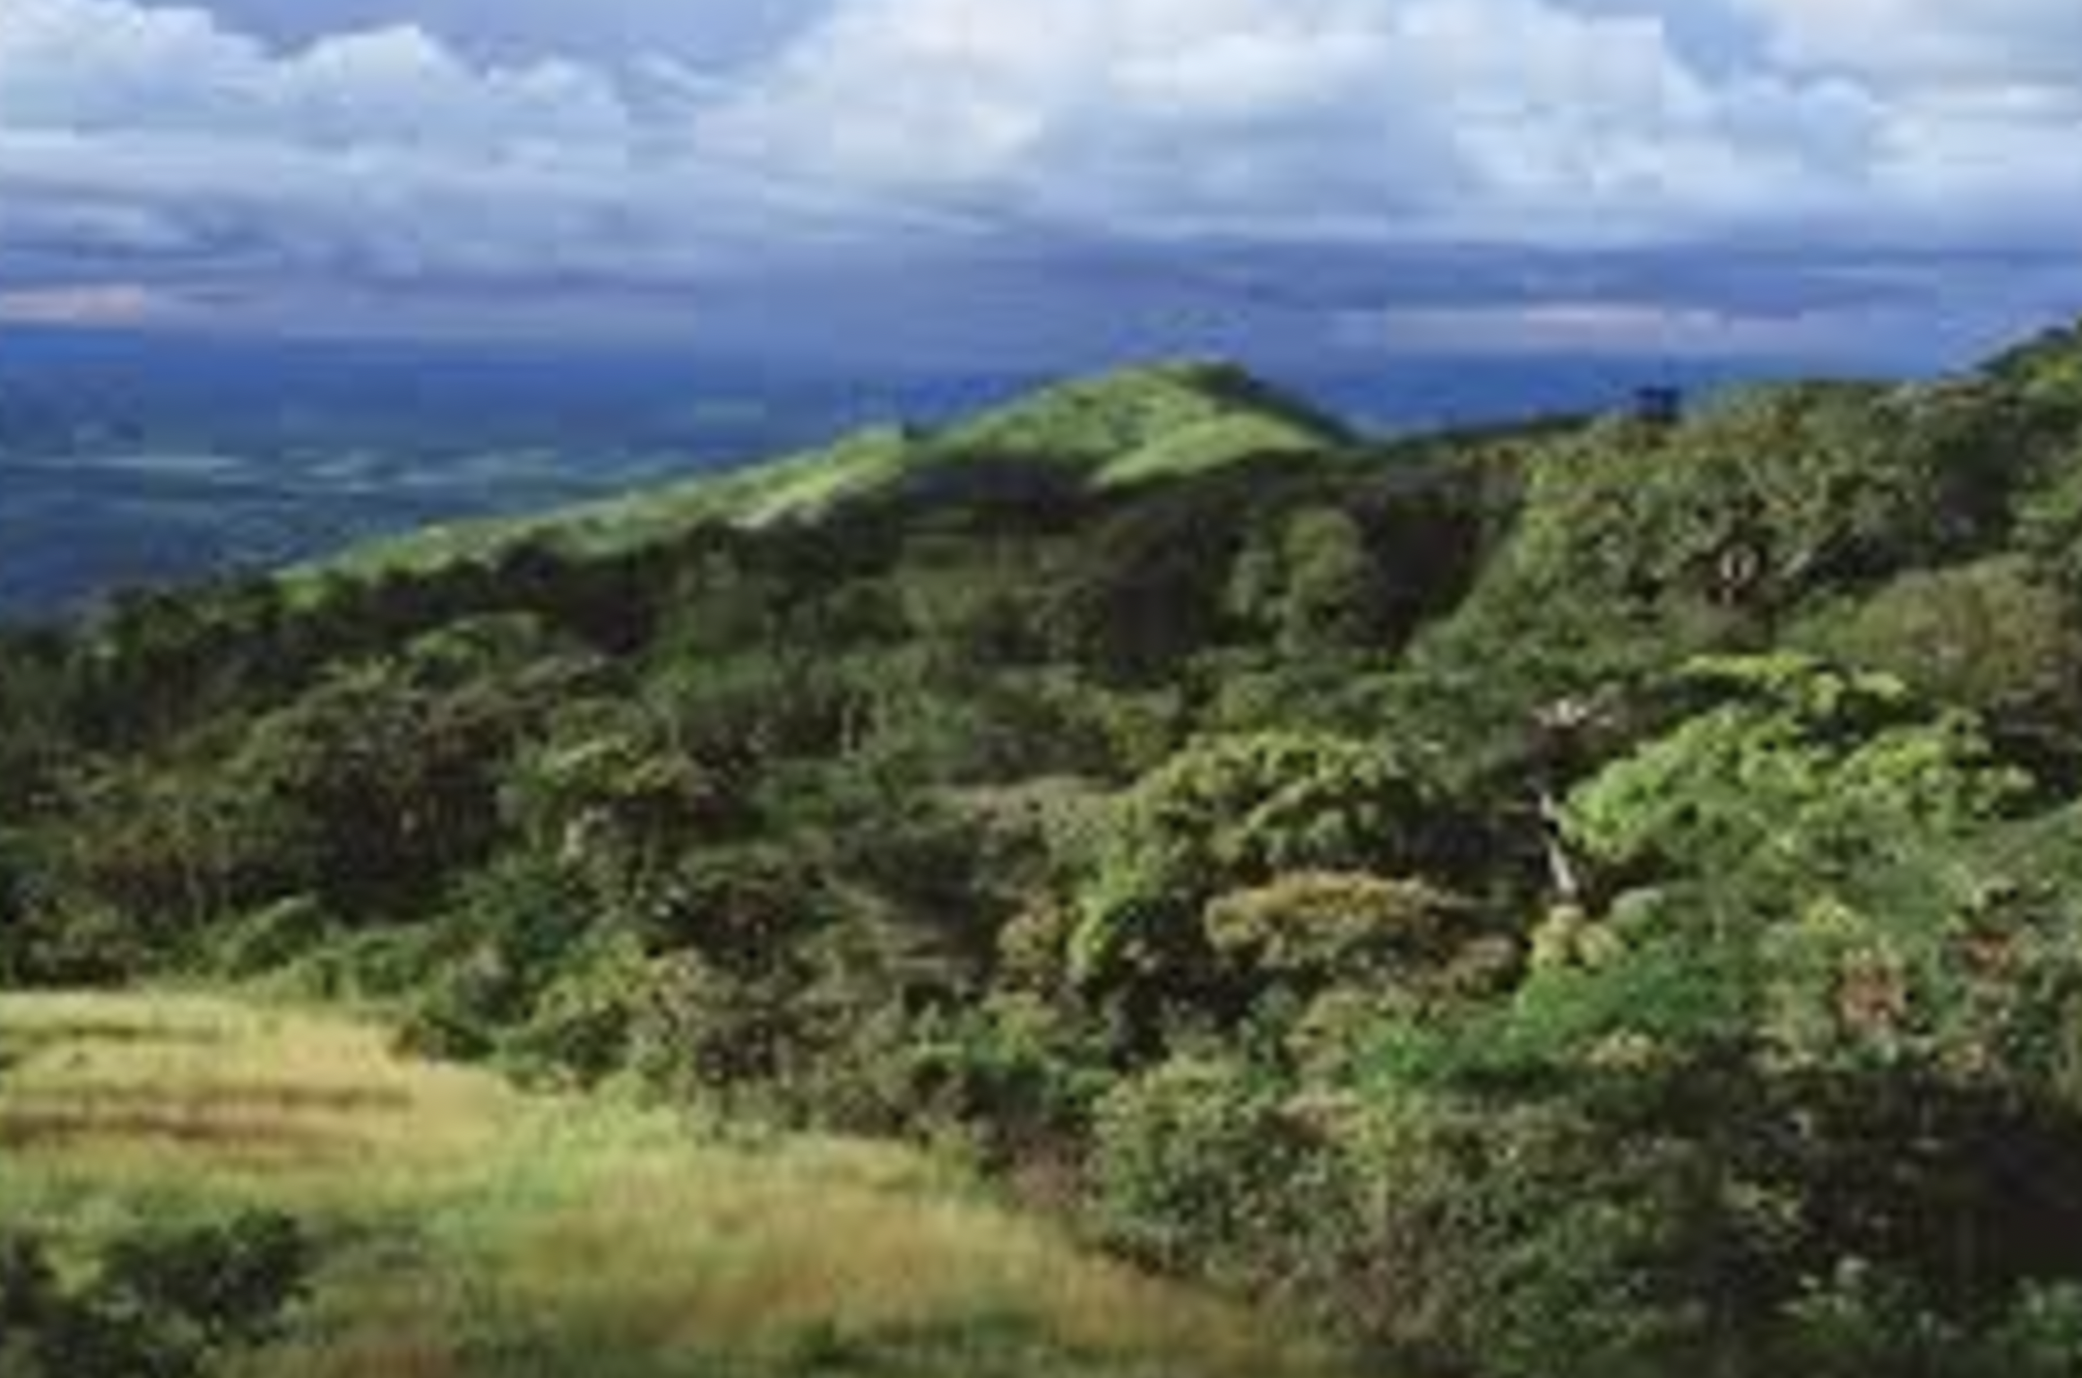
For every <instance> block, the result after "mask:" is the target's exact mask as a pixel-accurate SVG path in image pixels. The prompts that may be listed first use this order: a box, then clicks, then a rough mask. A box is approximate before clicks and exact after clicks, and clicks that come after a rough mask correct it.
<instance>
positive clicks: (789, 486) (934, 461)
mask: <svg viewBox="0 0 2082 1378" xmlns="http://www.w3.org/2000/svg"><path fill="white" fill-rule="evenodd" d="M1351 439H1352V437H1351V436H1350V434H1349V433H1348V432H1346V431H1345V430H1344V429H1343V428H1342V427H1341V426H1340V425H1339V424H1338V423H1337V422H1335V421H1333V420H1331V419H1330V418H1328V417H1326V416H1324V415H1322V414H1320V413H1318V412H1316V411H1314V410H1313V409H1311V408H1310V407H1308V406H1306V405H1305V404H1303V403H1301V402H1298V401H1296V400H1294V399H1292V398H1289V397H1287V396H1285V395H1283V394H1281V393H1279V392H1278V391H1276V390H1275V389H1273V388H1271V387H1269V386H1267V385H1266V384H1264V383H1261V382H1259V381H1258V380H1256V379H1254V378H1252V377H1251V376H1250V375H1249V374H1247V373H1245V372H1244V371H1243V370H1241V369H1239V368H1237V367H1235V366H1234V365H1230V364H1222V363H1209V362H1182V363H1170V364H1156V365H1151V366H1147V367H1143V368H1135V369H1128V370H1124V371H1121V372H1119V373H1115V374H1111V375H1108V376H1105V377H1101V378H1095V379H1087V380H1082V381H1076V382H1070V383H1065V384H1062V385H1060V386H1058V387H1054V388H1050V389H1047V390H1045V391H1042V392H1040V393H1037V394H1035V395H1034V396H1032V397H1029V398H1025V399H1021V400H1018V401H1015V402H1013V403H1011V404H1009V405H1007V406H1006V407H1004V408H1003V409H1002V410H1000V411H996V412H992V413H989V414H987V415H984V416H981V417H978V418H976V419H974V420H971V421H968V422H965V423H963V424H961V425H958V426H955V427H952V428H950V429H948V430H946V431H945V432H940V433H935V432H929V431H920V430H916V429H913V428H908V427H899V426H888V427H882V428H877V429H872V430H867V431H863V432H860V433H858V434H856V435H852V436H849V437H847V438H845V439H843V440H840V441H838V442H837V443H836V444H834V445H832V446H830V447H829V448H826V449H823V450H817V451H812V452H810V453H807V454H802V455H795V456H788V457H783V458H778V459H774V460H771V461H768V462H766V463H763V464H759V465H756V466H754V467H751V468H749V469H746V470H742V471H739V472H735V473H730V474H723V475H716V476H703V477H701V478H697V479H693V480H689V481H687V482H685V483H682V484H678V485H667V486H663V487H659V488H655V489H651V490H648V491H644V492H639V493H633V494H630V495H628V496H626V497H620V498H615V499H610V500H608V501H605V502H600V503H595V504H589V505H585V506H581V507H577V508H573V509H569V510H567V511H562V512H556V513H551V514H548V515H545V516H541V517H535V518H523V519H520V520H509V521H491V522H467V523H461V524H458V525H454V526H449V527H438V528H434V529H431V530H428V531H424V532H421V533H419V534H417V535H413V536H408V537H405V538H403V539H401V540H394V541H386V542H378V543H376V544H374V545H372V546H370V547H368V548H366V549H363V550H360V551H357V552H355V553H353V554H350V555H348V556H347V557H345V558H343V559H340V560H335V561H328V562H324V563H321V564H318V565H315V566H312V567H310V568H307V569H305V570H302V571H299V575H298V577H299V578H300V579H305V580H313V581H323V580H324V579H326V578H328V577H342V576H344V577H349V578H368V577H376V576H382V575H389V574H396V573H428V572H432V571H436V570H439V569H440V568H442V567H443V566H445V565H449V564H452V563H456V562H464V563H471V562H475V563H488V562H496V561H497V560H498V559H499V558H501V557H502V556H503V555H505V554H507V553H509V552H511V551H512V550H513V549H515V548H517V547H520V546H524V545H536V546H540V547H543V548H547V549H550V550H554V551H557V552H560V553H564V554H570V555H579V556H591V557H612V556H616V555H626V554H629V553H631V552H633V551H638V550H641V549H644V548H648V547H651V546H655V545H658V544H661V543H664V542H668V541H670V540H672V539H674V538H675V537H677V536H681V535H684V534H685V533H686V532H687V531H689V530H691V529H694V528H697V527H700V526H704V525H727V526H737V527H745V528H752V529H757V528H761V527H769V526H775V525H780V524H784V523H802V522H814V521H816V520H818V519H820V518H822V517H825V516H828V515H830V514H831V513H832V512H833V511H834V510H836V509H838V508H839V507H842V506H845V505H848V504H855V503H860V502H864V501H868V500H871V499H874V498H877V497H886V496H889V495H892V494H896V493H900V492H903V491H905V490H907V489H920V488H929V487H930V486H931V485H933V484H934V483H936V482H939V481H943V480H948V479H958V477H959V476H961V475H964V474H969V473H973V472H975V471H978V470H989V469H1035V468H1038V469H1041V470H1044V471H1047V472H1048V473H1050V474H1051V475H1053V476H1056V477H1058V478H1067V479H1068V481H1069V482H1070V483H1071V484H1072V485H1073V486H1081V487H1086V488H1090V489H1094V490H1097V489H1103V488H1109V487H1117V486H1124V485H1132V484H1137V483H1146V482H1153V481H1157V480H1162V479H1166V478H1182V477H1189V476H1192V475H1195V474H1200V473H1208V472H1213V471H1215V470H1219V469H1222V468H1226V467H1229V466H1232V465H1236V464H1240V463H1244V462H1247V461H1250V460H1257V459H1267V458H1274V457H1280V456H1307V455H1316V454H1321V453H1323V452H1324V451H1326V450H1330V449H1333V448H1335V447H1337V446H1340V445H1343V444H1347V443H1349V442H1350V440H1351Z"/></svg>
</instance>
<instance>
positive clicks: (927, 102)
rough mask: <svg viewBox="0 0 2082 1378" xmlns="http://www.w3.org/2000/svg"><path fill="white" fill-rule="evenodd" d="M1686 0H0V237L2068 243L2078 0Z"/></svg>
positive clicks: (323, 252) (627, 248) (341, 264)
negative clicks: (553, 24)
mask: <svg viewBox="0 0 2082 1378" xmlns="http://www.w3.org/2000/svg"><path fill="white" fill-rule="evenodd" d="M1686 3H1687V6H1688V8H1690V9H1692V10H1694V11H1696V9H1697V7H1698V6H1700V5H1707V6H1712V7H1716V8H1717V9H1719V10H1720V11H1722V12H1723V13H1724V14H1725V15H1726V16H1727V17H1729V18H1731V19H1732V18H1736V17H1741V16H1746V17H1747V18H1748V19H1749V20H1750V21H1751V22H1753V23H1755V24H1757V25H1759V26H1760V27H1761V28H1762V30H1763V32H1764V33H1765V35H1766V42H1765V44H1764V45H1763V47H1762V49H1761V50H1758V51H1744V50H1741V49H1738V48H1736V47H1733V46H1730V47H1727V48H1726V49H1725V50H1717V51H1713V52H1702V51H1701V50H1700V48H1699V45H1698V44H1697V42H1696V41H1693V42H1689V43H1681V42H1679V41H1678V40H1677V39H1675V38H1674V37H1673V36H1672V31H1671V26H1670V24H1669V22H1668V18H1669V16H1671V15H1674V14H1675V13H1677V11H1678V8H1679V0H1595V3H1593V0H829V2H828V4H827V7H826V10H825V12H824V14H823V17H822V18H821V19H819V20H816V21H814V22H811V23H809V24H807V25H806V26H804V27H803V28H802V29H801V30H800V31H799V32H798V33H797V34H796V35H795V36H794V37H793V38H791V39H789V40H788V41H786V42H785V43H783V44H782V45H781V46H780V47H779V48H778V49H777V50H774V51H772V52H769V53H768V54H766V55H765V56H763V57H760V58H758V59H757V60H755V61H753V62H751V63H749V64H748V65H746V66H744V67H742V68H740V69H738V70H736V71H734V72H730V73H724V74H717V73H697V72H694V71H691V70H688V69H686V68H684V67H681V66H676V65H673V64H672V63H670V62H669V61H665V60H663V59H650V60H643V59H640V58H639V57H637V56H634V55H632V56H631V57H630V58H629V59H628V60H625V61H614V62H609V61H606V60H602V59H594V60H591V61H586V62H580V61H576V60H564V61H534V62H530V63H527V64H523V65H488V64H486V63H484V62H482V61H476V60H471V59H468V58H466V57H464V56H462V55H460V54H459V53H458V52H457V51H455V50H453V49H451V48H449V47H447V46H445V45H444V44H443V43H441V42H440V41H438V40H436V39H434V38H432V37H430V36H429V35H428V34H427V33H425V32H422V31H421V30H419V29H416V28H412V27H393V28H388V29H379V30H374V31H368V32H362V33H355V34H348V35H342V36H337V37H332V38H328V39H323V40H320V41H318V42H316V43H314V44H311V45H308V46H305V47H302V48H297V49H290V50H283V49H280V48H276V47H271V46H269V45H267V44H265V43H262V42H260V41H258V40H256V39H254V38H251V37H248V36H245V35H242V34H241V33H239V32H237V31H235V30H233V29H231V28H228V27H227V26H226V25H225V24H224V23H222V22H220V21H218V20H216V19H214V18H212V17H211V15H210V14H209V13H207V12H205V11H203V10H199V9H182V8H153V9H143V8H139V7H138V6H137V5H135V4H133V3H129V2H128V0H0V266H4V264H5V263H6V261H7V260H8V259H9V258H10V257H12V258H14V259H16V260H20V259H22V258H23V257H24V256H42V257H53V256H55V257H61V258H62V257H66V256H68V255H69V256H71V257H72V258H75V259H79V260H89V261H104V262H107V263H110V264H112V265H115V269H114V271H116V272H118V274H119V275H120V276H121V277H122V278H123V280H125V281H128V280H130V279H131V278H133V277H150V276H154V275H156V276H158V277H160V278H162V279H166V280H169V281H170V280H172V279H174V278H177V277H179V276H180V275H182V274H188V275H192V276H194V277H196V278H198V279H201V280H207V281H212V282H216V281H224V280H237V279H238V278H240V277H241V275H246V276H264V275H265V274H267V273H270V272H278V273H282V274H285V275H301V276H303V277H305V278H309V277H311V276H313V275H318V276H325V275H330V276H334V277H337V278H339V279H340V280H343V281H359V282H363V283H367V282H377V283H381V282H388V281H392V280H396V279H413V280H417V281H425V282H434V283H440V282H456V283H462V284H479V285H482V284H484V283H500V282H508V281H543V280H550V281H556V282H577V283H582V282H587V281H600V282H607V283H620V284H629V285H636V286H640V285H644V284H683V283H689V282H701V281H708V280H713V279H715V278H716V277H718V276H719V275H720V276H742V275H745V274H748V273H752V272H755V271H760V270H763V269H769V268H771V267H772V266H773V265H775V264H776V263H777V262H783V263H785V262H793V261H796V260H803V259H809V260H823V259H829V258H833V257H838V258H841V259H844V258H848V257H849V256H850V257H857V256H861V255H883V256H887V255H890V254H892V253H893V252H898V251H900V252H902V253H903V254H904V255H906V256H907V261H911V262H918V261H930V260H931V259H932V257H933V256H934V255H942V256H946V255H951V254H957V253H973V252H976V251H978V250H979V249H989V248H991V247H992V246H996V245H1011V246H1014V247H1018V246H1025V245H1032V244H1034V243H1036V242H1039V243H1041V244H1043V245H1044V246H1045V245H1046V244H1047V243H1048V242H1050V241H1051V239H1052V238H1061V239H1067V240H1073V241H1078V242H1090V241H1093V240H1099V241H1104V240H1108V239H1116V240H1134V241H1138V242H1141V243H1144V244H1148V243H1157V244H1167V243H1168V244H1175V245H1177V246H1178V250H1177V252H1178V253H1179V254H1180V255H1182V256H1188V257H1189V256H1191V255H1192V254H1194V253H1195V252H1197V248H1196V246H1201V245H1205V244H1208V243H1211V242H1216V241H1233V240H1246V241H1257V242H1262V241H1284V242H1288V243H1292V244H1301V245H1307V244H1312V243H1327V242H1332V241H1335V242H1339V243H1344V244H1361V245H1370V246H1375V247H1379V248H1381V249H1383V250H1385V251H1391V252H1392V251H1394V250H1395V249H1396V248H1398V247H1407V246H1437V245H1447V244H1450V245H1490V246H1495V247H1496V248H1497V249H1498V251H1499V252H1509V251H1510V250H1511V248H1512V246H1541V247H1555V246H1560V247H1571V246H1573V247H1578V248H1584V247H1607V248H1609V247H1613V246H1636V247H1640V246H1648V247H1654V246H1659V245H1665V244H1672V243H1698V242H1702V241H1711V240H1725V241H1729V242H1736V243H1742V242H1758V243H1765V242H1769V243H1776V244H1780V245H1792V246H1794V247H1795V248H1796V249H1797V248H1798V247H1799V246H1801V245H1803V244H1808V243H1812V242H1816V241H1822V242H1829V243H1835V244H1839V245H1845V244H1848V245H1857V244H1861V243H1869V244H1872V245H1875V246H1885V247H1890V248H1891V247H1900V246H1902V245H1904V244H1907V245H1915V244H1918V243H1949V244H1967V245H1971V246H1973V247H1977V248H1989V247H1995V248H2001V247H2014V246H2040V247H2045V246H2059V245H2065V244H2071V243H2072V242H2073V238H2074V236H2075V235H2076V234H2077V233H2078V232H2082V165H2078V160H2076V159H2075V158H2074V157H2073V154H2072V149H2073V148H2074V147H2076V146H2077V138H2078V136H2082V0H1970V2H1969V0H1686ZM1658 9H1660V10H1661V11H1662V12H1663V16H1664V17H1662V18H1659V17H1658V15H1657V10H1658ZM1565 305H1566V304H1565ZM1570 309H1573V308H1570ZM1552 320H1553V321H1556V322H1559V323H1560V324H1561V325H1564V326H1583V325H1586V322H1585V321H1584V320H1582V319H1581V318H1579V317H1577V316H1573V315H1570V314H1568V312H1567V311H1564V312H1563V314H1561V315H1558V316H1555V317H1553V318H1552Z"/></svg>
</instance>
